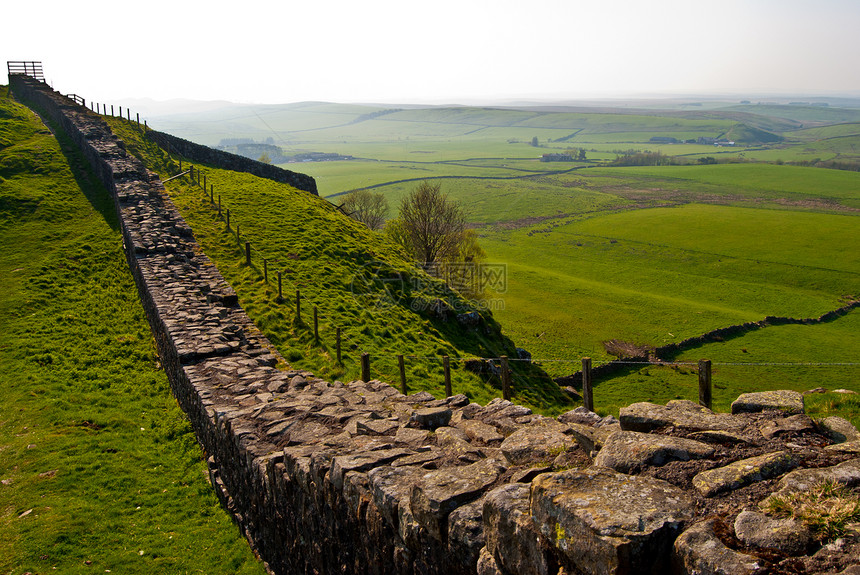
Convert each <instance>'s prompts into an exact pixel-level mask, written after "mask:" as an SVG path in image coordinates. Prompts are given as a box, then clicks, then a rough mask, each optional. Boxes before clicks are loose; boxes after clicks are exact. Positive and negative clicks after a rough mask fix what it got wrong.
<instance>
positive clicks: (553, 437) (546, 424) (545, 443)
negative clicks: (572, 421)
mask: <svg viewBox="0 0 860 575" xmlns="http://www.w3.org/2000/svg"><path fill="white" fill-rule="evenodd" d="M570 433H571V432H570V427H569V426H568V425H566V424H564V423H561V422H559V421H556V420H555V419H550V418H543V419H540V420H538V421H537V422H535V423H532V424H530V425H528V426H525V427H523V428H522V429H519V430H518V431H515V432H514V433H512V434H511V435H509V436H508V437H507V439H505V440H504V441H503V442H502V444H501V446H499V447H500V449H501V450H502V453H504V454H505V457H507V458H508V459H509V460H510V461H511V463H513V464H514V465H519V464H523V463H531V462H536V461H542V460H543V461H552V460H553V459H555V457H556V456H557V455H558V454H559V453H561V452H562V451H565V450H566V449H568V448H570V447H573V446H574V445H575V444H576V439H574V438H573V437H572V436H571V434H570Z"/></svg>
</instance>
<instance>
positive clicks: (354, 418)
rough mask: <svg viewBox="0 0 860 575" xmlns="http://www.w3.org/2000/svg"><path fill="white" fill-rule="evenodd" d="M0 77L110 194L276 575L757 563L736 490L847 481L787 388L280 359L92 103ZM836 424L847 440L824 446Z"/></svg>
mask: <svg viewBox="0 0 860 575" xmlns="http://www.w3.org/2000/svg"><path fill="white" fill-rule="evenodd" d="M10 83H11V84H12V88H13V90H14V93H15V95H16V96H17V97H18V98H20V99H22V100H24V101H27V102H29V103H31V104H33V105H34V106H35V107H36V108H37V109H38V110H39V111H40V112H41V113H43V114H45V115H47V116H49V117H50V118H51V119H52V120H53V121H54V122H55V123H56V124H58V125H59V126H60V127H61V128H62V129H63V130H64V131H65V132H66V133H67V134H68V135H69V136H70V137H71V139H72V140H73V141H74V142H76V144H77V145H78V146H79V147H80V149H81V152H82V153H83V154H84V156H85V157H87V158H88V159H89V161H90V163H91V164H92V167H93V169H94V170H95V172H96V173H97V174H98V175H99V176H100V178H101V180H102V181H103V182H104V184H105V186H106V187H107V189H108V190H109V191H110V193H111V194H113V196H114V198H115V201H116V209H117V213H118V215H119V221H120V224H121V227H122V235H123V241H124V244H125V250H126V255H127V259H128V262H129V265H130V267H131V270H132V273H133V275H134V277H135V280H136V282H137V286H138V290H139V292H140V297H141V300H142V302H143V305H144V308H145V310H146V313H147V316H148V318H149V322H150V325H151V326H152V331H153V334H154V336H155V340H156V343H157V346H158V351H159V354H160V356H161V361H162V364H163V366H164V369H165V370H166V372H167V374H168V376H169V379H170V383H171V386H172V389H173V393H174V394H175V396H176V397H177V399H178V401H179V403H180V404H181V406H182V408H183V409H184V410H185V412H186V413H187V415H188V417H189V419H190V420H191V423H192V425H193V427H194V429H195V431H196V434H197V437H198V440H199V441H200V443H201V444H202V446H203V448H204V450H205V452H206V455H207V458H208V464H209V468H210V476H211V480H212V483H213V485H214V486H215V488H216V491H217V492H218V494H219V497H220V498H221V500H222V502H223V504H224V505H225V506H226V507H227V508H228V509H229V510H230V511H231V512H232V514H233V515H234V517H235V518H236V520H237V522H238V524H239V525H240V526H241V528H242V530H243V531H244V533H245V535H246V537H247V538H248V540H249V541H250V543H251V545H252V546H253V547H254V549H255V550H256V551H257V552H258V553H259V555H260V556H261V557H262V559H263V560H264V561H266V563H267V565H268V567H269V569H270V570H271V571H272V572H274V573H283V574H287V573H321V574H331V573H380V574H383V573H386V574H387V573H401V574H440V575H441V574H456V573H476V572H477V573H480V574H482V575H511V574H522V575H530V574H534V575H538V574H540V575H555V574H557V573H569V574H573V573H589V574H592V573H593V574H609V573H664V572H669V569H670V565H672V566H673V567H672V569H674V571H675V572H679V573H693V572H696V573H704V572H707V573H711V572H717V568H720V569H726V570H727V571H726V572H733V573H751V572H752V571H753V570H755V569H756V568H757V566H758V564H759V563H757V562H761V561H764V560H763V559H761V558H759V557H758V556H756V555H754V553H753V552H751V551H745V552H740V551H737V550H735V549H733V548H729V547H727V546H726V545H725V544H724V543H723V541H722V540H721V539H720V537H719V533H724V532H725V531H726V530H725V527H724V526H723V528H722V530H721V529H718V527H719V525H718V524H717V523H715V522H716V521H724V520H725V521H731V520H734V517H738V521H740V517H741V516H743V514H740V515H739V514H738V513H739V511H740V509H741V507H742V505H744V504H745V503H747V502H748V501H749V500H751V499H755V497H753V496H751V495H750V493H753V494H755V493H758V494H759V495H758V497H759V499H760V498H761V497H763V496H764V495H766V493H764V492H755V491H754V492H749V491H744V490H745V489H750V488H755V487H756V486H757V485H758V486H761V485H765V483H763V482H766V481H767V480H774V481H775V480H776V479H777V478H779V477H782V480H781V482H780V483H779V484H778V485H776V486H773V485H771V484H767V485H771V486H770V487H769V489H770V490H773V489H775V488H776V487H780V488H782V489H783V490H785V489H791V488H792V487H791V486H792V485H796V484H798V483H797V481H795V482H794V483H791V481H789V479H790V478H792V477H795V479H797V476H796V475H793V474H796V473H798V472H805V471H807V470H804V469H802V468H803V467H804V465H806V462H808V461H810V460H811V459H812V458H815V462H816V464H815V466H816V467H819V468H820V469H816V470H815V472H816V473H817V474H819V475H821V476H826V477H833V478H835V479H834V480H836V481H838V482H841V483H842V484H845V485H857V484H860V459H857V458H856V451H854V452H853V454H852V452H851V451H850V449H851V447H850V446H851V445H853V444H856V443H857V442H856V440H857V439H860V434H857V433H856V432H857V430H856V429H853V428H852V427H851V426H850V424H848V425H849V427H845V426H844V425H842V424H839V425H835V424H833V425H829V426H826V425H825V426H822V425H818V426H816V425H815V424H813V422H812V421H811V420H810V419H809V418H808V417H806V416H805V415H803V398H802V396H801V395H800V394H798V393H796V392H783V393H772V394H747V395H748V397H747V396H745V397H742V398H739V400H738V402H736V404H737V410H736V411H738V412H739V413H738V414H737V415H729V414H714V413H713V412H711V411H710V410H707V409H705V408H702V407H699V406H697V405H695V404H693V403H692V402H685V401H675V402H670V404H669V405H667V406H665V407H664V406H656V405H652V404H647V403H643V404H635V405H633V406H630V407H629V408H625V409H624V410H622V413H621V420H620V422H619V421H617V420H615V418H613V417H611V416H610V417H605V418H600V417H599V416H597V415H595V414H593V413H590V412H587V411H585V410H583V408H577V409H576V410H574V411H572V412H568V413H567V414H564V415H563V416H560V417H559V418H558V419H554V418H547V417H542V416H539V415H535V414H532V413H531V411H530V410H529V409H527V408H524V407H521V406H518V405H514V404H512V403H511V402H509V401H504V400H501V399H496V400H493V401H491V402H490V403H489V404H487V405H486V406H480V405H477V404H474V403H470V402H469V400H468V399H467V398H466V397H465V396H463V395H458V396H454V397H449V398H446V399H441V400H437V399H435V398H433V397H432V396H430V395H429V394H427V393H424V392H421V393H416V394H413V395H409V396H404V395H402V394H400V393H399V392H398V391H397V390H396V389H394V388H393V387H391V386H389V385H387V384H385V383H382V382H379V381H370V382H361V381H354V382H349V383H341V382H338V381H335V382H326V381H323V380H321V379H318V378H316V377H314V376H313V375H312V374H311V373H308V372H306V371H300V370H290V369H287V370H280V369H277V368H276V367H275V366H276V364H278V363H279V362H282V361H283V360H282V358H281V356H280V355H279V354H278V353H277V351H276V350H274V349H273V348H272V346H271V344H270V343H269V342H268V341H267V340H266V338H265V337H264V336H263V335H262V334H261V333H260V332H259V330H258V329H256V328H255V327H254V325H253V324H252V322H251V321H250V319H249V318H248V316H247V315H246V314H245V312H244V310H242V309H241V308H240V307H239V306H238V301H237V297H236V294H235V293H234V291H233V290H232V289H231V287H230V286H229V285H228V284H227V283H226V282H225V281H224V279H223V278H222V276H221V275H220V273H219V272H218V270H217V269H216V268H215V266H214V265H213V264H212V262H211V261H210V260H209V259H208V258H207V257H206V256H205V255H203V254H202V252H201V250H200V248H199V246H198V245H197V243H196V242H195V240H194V237H193V234H192V231H191V229H190V228H189V227H188V226H187V225H186V223H185V222H184V221H183V219H182V218H181V217H180V215H179V214H178V212H177V210H176V209H175V208H174V206H173V204H172V203H171V202H170V200H169V199H168V197H167V195H166V193H165V190H164V187H163V185H162V183H161V182H160V180H159V179H158V177H157V176H156V175H155V174H153V173H152V172H149V171H148V170H146V169H145V168H144V166H143V165H142V164H141V163H140V162H139V161H138V160H136V159H135V158H133V157H131V156H129V155H128V154H127V153H126V151H125V149H124V146H123V144H122V142H121V141H119V140H118V139H117V138H116V137H115V136H114V135H113V134H111V132H110V130H109V128H108V126H107V125H106V124H105V123H104V122H103V121H102V120H101V119H100V118H99V117H98V116H97V115H95V114H93V113H91V112H89V111H88V110H87V109H86V108H83V107H81V106H78V105H76V104H75V103H74V102H72V101H71V100H68V99H66V98H64V97H62V96H61V95H60V94H58V93H56V92H53V91H52V90H51V89H50V88H49V87H48V86H47V85H46V84H43V83H40V82H36V81H34V80H31V79H28V78H24V77H13V78H12V79H11V81H10ZM765 408H776V409H777V411H772V412H768V413H757V412H759V411H761V410H762V409H765ZM741 412H744V413H741ZM745 412H752V413H745ZM830 419H839V418H830ZM837 423H839V422H837ZM846 423H847V422H846ZM666 429H669V430H670V431H672V430H673V431H672V433H667V432H665V430H666ZM834 429H838V430H839V433H840V434H841V435H840V437H841V441H843V443H841V444H838V445H835V446H833V447H840V446H842V447H841V448H840V449H834V450H830V451H828V450H823V449H822V448H821V446H823V445H828V444H830V443H833V438H834V437H835V435H834V432H833V430H834ZM852 429H853V431H852ZM852 433H853V434H856V436H852ZM852 439H854V440H855V441H854V442H853V443H852V441H851V440H852ZM846 446H848V447H846ZM854 449H857V448H856V447H854ZM674 464H678V465H677V466H674ZM792 469H795V471H792V472H791V473H788V472H789V471H791V470H792ZM664 473H667V475H665V476H664V475H661V474H664ZM685 474H686V475H685ZM819 475H816V477H818V476H819ZM663 477H665V478H663ZM801 479H802V478H801ZM670 480H671V481H670ZM807 483H808V481H807ZM799 484H800V485H805V484H803V482H802V481H801V482H800V483H799ZM735 493H738V494H739V495H738V496H735ZM714 517H718V519H714ZM705 518H707V519H705ZM720 525H722V524H720ZM758 531H759V532H760V531H762V530H758ZM739 533H740V531H739ZM744 544H747V545H748V547H751V548H753V549H755V545H756V543H755V542H747V541H746V540H744ZM807 544H809V541H807ZM774 545H775V544H774V543H773V541H767V542H765V543H763V544H762V545H761V546H766V547H768V548H772V547H773V546H774ZM776 545H778V543H777V544H776ZM841 549H844V551H839V553H843V554H845V555H846V556H848V555H850V556H854V557H856V556H857V554H856V553H855V551H856V549H852V548H850V546H848V547H844V546H843V548H841ZM750 553H753V554H750ZM768 553H771V555H766V556H767V557H772V551H768Z"/></svg>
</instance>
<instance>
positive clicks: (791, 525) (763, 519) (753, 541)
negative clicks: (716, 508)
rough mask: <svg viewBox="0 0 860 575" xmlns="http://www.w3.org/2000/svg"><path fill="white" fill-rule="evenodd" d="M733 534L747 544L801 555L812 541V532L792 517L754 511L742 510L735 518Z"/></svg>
mask: <svg viewBox="0 0 860 575" xmlns="http://www.w3.org/2000/svg"><path fill="white" fill-rule="evenodd" d="M735 534H736V535H737V537H738V539H740V540H741V541H743V542H744V543H746V544H747V545H749V546H752V547H758V548H770V549H779V550H780V551H782V552H783V553H788V554H791V555H803V554H805V552H806V548H807V547H809V544H810V543H812V532H811V531H810V530H809V528H808V527H806V526H805V525H804V524H803V523H800V522H799V521H796V520H794V519H775V518H773V517H768V516H767V515H764V514H763V513H758V512H756V511H742V512H741V513H740V515H738V517H737V519H735Z"/></svg>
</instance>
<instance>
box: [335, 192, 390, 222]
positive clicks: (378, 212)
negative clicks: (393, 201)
mask: <svg viewBox="0 0 860 575" xmlns="http://www.w3.org/2000/svg"><path fill="white" fill-rule="evenodd" d="M341 209H342V210H343V211H344V213H347V214H349V216H350V217H351V218H353V219H356V220H358V221H360V222H361V223H363V224H364V225H366V226H367V227H369V228H370V229H371V230H381V229H382V226H383V225H384V224H385V217H386V216H387V215H388V200H387V199H386V198H385V196H383V195H382V194H378V193H377V194H374V193H371V192H369V191H367V190H356V191H354V192H352V193H350V194H348V195H347V196H346V198H345V199H344V201H343V204H342V205H341Z"/></svg>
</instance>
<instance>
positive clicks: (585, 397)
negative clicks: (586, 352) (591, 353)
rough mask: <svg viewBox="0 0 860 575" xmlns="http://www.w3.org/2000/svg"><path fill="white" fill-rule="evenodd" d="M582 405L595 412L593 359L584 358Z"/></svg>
mask: <svg viewBox="0 0 860 575" xmlns="http://www.w3.org/2000/svg"><path fill="white" fill-rule="evenodd" d="M582 405H584V406H585V409H587V410H588V411H594V392H593V390H592V388H591V358H590V357H583V358H582Z"/></svg>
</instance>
